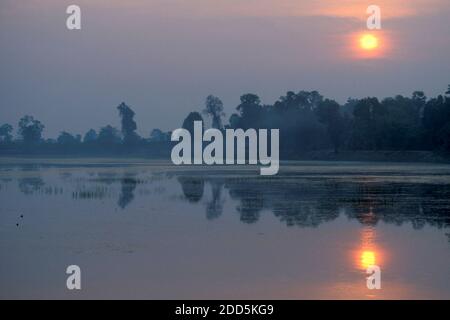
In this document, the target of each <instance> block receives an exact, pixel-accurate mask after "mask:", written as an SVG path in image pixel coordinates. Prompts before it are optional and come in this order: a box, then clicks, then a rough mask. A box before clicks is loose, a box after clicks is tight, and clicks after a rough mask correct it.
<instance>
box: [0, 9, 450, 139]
mask: <svg viewBox="0 0 450 320" xmlns="http://www.w3.org/2000/svg"><path fill="white" fill-rule="evenodd" d="M405 3H408V5H405ZM70 4H77V5H79V6H80V7H81V10H82V30H80V31H69V30H67V29H66V24H65V20H66V18H67V15H66V13H65V11H66V8H67V6H68V5H70ZM369 4H377V5H379V6H380V7H381V9H382V27H383V29H382V31H381V32H379V33H380V34H382V35H383V36H382V37H381V40H382V41H383V42H385V43H388V44H389V50H387V51H386V52H385V54H384V55H383V57H379V58H377V59H360V58H356V57H355V56H354V55H353V54H352V52H351V47H352V45H354V44H353V43H352V40H351V39H352V35H354V34H358V33H361V32H364V31H366V23H365V19H366V17H367V15H366V13H365V8H366V7H367V6H368V5H369ZM449 16H450V2H449V1H448V0H411V1H400V0H390V1H387V0H379V1H377V0H373V1H365V0H363V1H357V0H340V1H331V0H317V1H302V0H295V1H292V0H286V1H283V0H214V1H211V0H148V1H144V0H129V1H117V0H109V1H107V0H97V1H95V0H91V1H86V0H71V1H66V0H28V1H17V0H1V2H0V43H1V47H0V48H1V50H0V124H1V123H5V122H9V123H12V124H13V125H14V126H15V127H16V126H17V122H18V120H19V118H20V117H21V116H23V115H24V114H30V115H33V116H35V117H36V118H38V119H39V120H41V121H42V122H43V123H44V124H45V125H46V134H45V135H46V136H47V137H55V136H56V135H57V134H58V133H59V132H60V131H61V130H68V131H70V132H73V133H84V132H85V131H87V130H88V129H89V128H95V129H98V128H99V127H100V126H104V125H106V124H110V123H111V124H113V125H117V126H118V124H119V121H118V115H117V111H116V109H115V107H116V106H117V105H119V104H120V103H121V102H122V101H125V102H126V103H128V104H129V105H131V106H132V107H133V109H134V110H135V111H136V113H137V122H138V126H139V133H140V134H142V135H144V136H148V134H149V132H150V131H151V129H152V128H156V127H159V128H161V129H164V130H173V129H175V128H178V127H179V126H180V125H181V122H182V120H183V119H184V118H185V116H186V115H187V113H188V112H190V111H193V110H197V111H200V110H201V109H202V108H203V104H204V100H205V98H206V96H207V95H208V94H214V95H217V96H219V97H220V98H221V99H222V100H223V101H224V103H225V111H226V113H227V118H228V117H229V116H230V115H231V113H233V112H234V111H235V107H236V106H237V104H238V101H239V96H240V95H241V94H244V93H249V92H252V93H256V94H258V95H259V96H260V97H261V98H262V100H263V102H264V103H273V102H274V101H275V100H276V99H278V97H279V96H281V95H283V94H285V92H286V91H288V90H292V91H299V90H318V91H319V92H321V93H322V94H323V95H325V96H327V97H330V98H334V99H336V100H338V101H339V102H345V100H346V99H347V98H348V97H350V96H351V97H364V96H369V95H370V96H378V97H380V98H382V97H386V96H391V95H395V94H404V95H410V94H411V93H412V91H414V90H417V89H421V90H424V91H425V92H426V94H427V95H430V96H431V95H436V94H439V93H442V92H444V91H445V89H446V86H447V84H449V83H450V59H449V57H450V36H449V33H450V19H449Z"/></svg>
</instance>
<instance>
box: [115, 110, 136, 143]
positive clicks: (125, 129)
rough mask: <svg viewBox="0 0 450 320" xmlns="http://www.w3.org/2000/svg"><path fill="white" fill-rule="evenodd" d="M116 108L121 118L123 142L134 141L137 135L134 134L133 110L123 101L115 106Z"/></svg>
mask: <svg viewBox="0 0 450 320" xmlns="http://www.w3.org/2000/svg"><path fill="white" fill-rule="evenodd" d="M117 109H118V110H119V115H120V118H121V123H122V134H123V141H124V143H125V144H130V143H135V142H136V141H137V140H138V135H137V134H136V129H137V124H136V121H134V116H135V113H134V111H133V110H132V109H131V108H130V107H129V106H127V105H126V104H125V103H123V102H122V103H121V104H120V105H119V106H118V107H117Z"/></svg>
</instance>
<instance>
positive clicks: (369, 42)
mask: <svg viewBox="0 0 450 320" xmlns="http://www.w3.org/2000/svg"><path fill="white" fill-rule="evenodd" d="M359 45H360V47H361V49H363V50H374V49H376V48H378V45H379V43H378V38H377V37H375V36H374V35H372V34H363V35H362V36H361V37H360V38H359Z"/></svg>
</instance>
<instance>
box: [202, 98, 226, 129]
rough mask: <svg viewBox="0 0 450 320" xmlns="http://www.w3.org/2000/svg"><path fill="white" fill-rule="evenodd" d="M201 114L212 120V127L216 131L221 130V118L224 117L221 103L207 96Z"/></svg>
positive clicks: (217, 99)
mask: <svg viewBox="0 0 450 320" xmlns="http://www.w3.org/2000/svg"><path fill="white" fill-rule="evenodd" d="M203 112H204V113H205V114H206V115H208V116H210V117H211V118H212V127H213V128H216V129H219V130H221V129H223V124H222V117H223V116H225V114H224V113H223V103H222V100H220V99H219V98H218V97H215V96H213V95H209V96H208V97H207V98H206V102H205V110H203Z"/></svg>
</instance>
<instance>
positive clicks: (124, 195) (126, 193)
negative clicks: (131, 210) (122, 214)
mask: <svg viewBox="0 0 450 320" xmlns="http://www.w3.org/2000/svg"><path fill="white" fill-rule="evenodd" d="M120 184H121V187H122V189H121V193H120V197H119V202H118V205H119V207H121V208H122V209H125V208H126V207H127V206H128V205H129V204H130V203H131V202H132V201H133V199H134V191H135V190H136V187H137V185H138V180H136V179H135V178H134V177H124V178H123V179H122V180H121V182H120Z"/></svg>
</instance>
